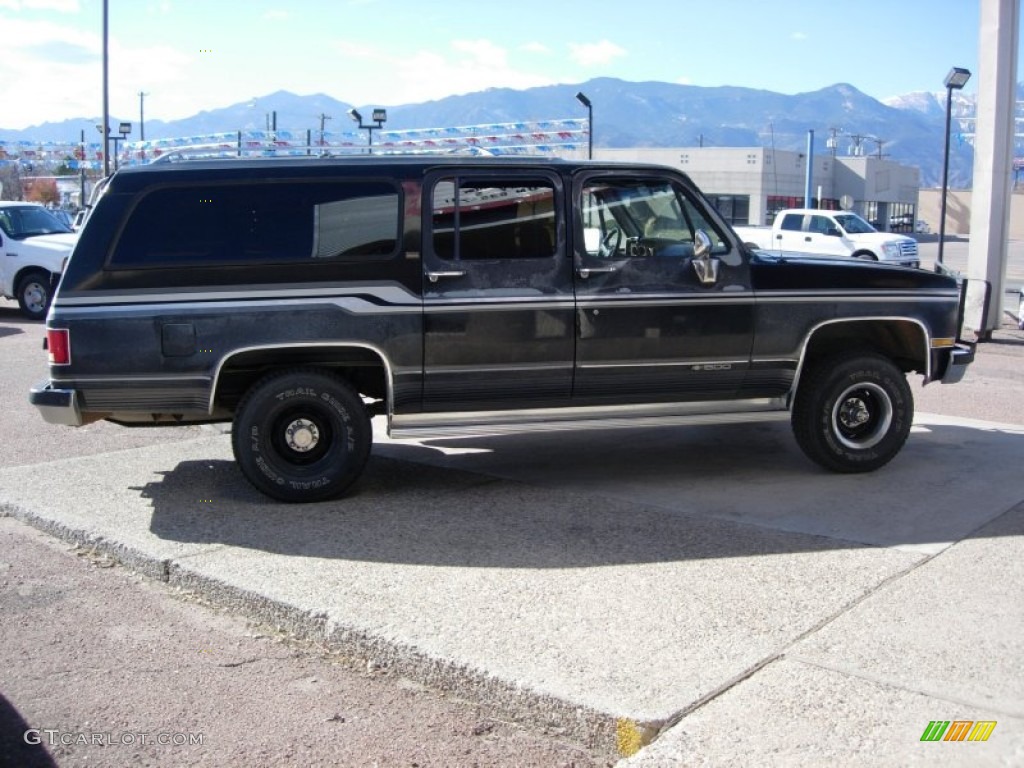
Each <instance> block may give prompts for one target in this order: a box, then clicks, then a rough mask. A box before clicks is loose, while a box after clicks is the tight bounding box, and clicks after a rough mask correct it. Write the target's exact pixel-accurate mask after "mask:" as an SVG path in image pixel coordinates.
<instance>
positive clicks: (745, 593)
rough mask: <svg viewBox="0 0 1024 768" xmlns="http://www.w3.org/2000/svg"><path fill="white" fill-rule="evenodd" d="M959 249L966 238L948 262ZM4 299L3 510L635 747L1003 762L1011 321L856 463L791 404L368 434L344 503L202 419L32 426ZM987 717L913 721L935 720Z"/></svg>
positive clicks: (540, 719)
mask: <svg viewBox="0 0 1024 768" xmlns="http://www.w3.org/2000/svg"><path fill="white" fill-rule="evenodd" d="M954 258H958V257H954ZM11 306H12V305H10V304H8V305H7V308H6V311H5V307H3V306H0V359H3V360H4V365H3V373H2V376H0V429H2V430H3V432H4V434H5V435H6V436H7V440H5V441H4V444H3V445H2V446H0V457H2V462H0V467H2V468H0V514H8V515H11V516H14V517H16V518H18V519H20V520H23V521H26V522H28V523H30V524H31V525H33V526H36V527H38V528H40V529H42V530H44V531H47V532H48V533H51V534H53V535H56V536H58V537H61V538H63V539H67V540H74V541H80V542H88V543H90V544H91V545H92V546H93V547H94V548H95V549H97V550H98V551H102V552H104V553H107V554H110V555H113V556H115V557H117V558H118V559H119V560H121V561H122V562H124V563H126V564H127V565H128V566H129V567H130V568H133V569H136V570H137V571H139V572H140V573H143V574H145V575H146V576H148V577H151V578H153V579H157V580H162V581H166V582H167V583H169V584H171V585H173V586H177V587H181V588H182V589H185V590H190V591H194V592H197V593H199V594H201V595H202V596H203V597H204V599H206V600H208V601H210V602H212V603H214V604H217V605H221V606H225V607H228V608H230V609H232V610H234V611H237V612H239V613H242V614H244V615H251V616H255V617H257V618H259V619H261V620H264V621H267V622H271V623H273V624H276V625H280V626H283V627H286V628H288V629H290V630H292V631H294V632H296V633H299V634H301V635H303V636H304V637H307V638H309V639H312V640H315V641H317V642H319V643H322V644H323V645H325V646H327V647H330V648H332V649H334V650H336V651H338V652H340V653H344V654H347V655H349V656H354V657H358V658H365V659H368V660H372V662H373V663H374V664H377V665H380V667H381V668H384V669H388V670H391V671H392V672H393V673H394V674H396V675H400V676H402V677H403V678H407V679H412V680H416V681H418V682H420V683H422V684H424V685H427V686H433V687H437V688H439V689H443V690H446V691H451V692H454V693H456V694H457V695H460V696H463V697H465V698H468V699H476V700H487V701H489V702H491V703H493V704H495V705H496V706H499V707H500V708H501V709H502V710H503V711H505V712H507V713H508V714H509V716H510V717H514V718H516V719H518V720H520V721H522V722H534V723H544V724H546V725H549V726H550V725H552V724H555V725H557V727H558V728H559V729H561V732H562V733H564V734H566V736H567V737H570V738H572V739H575V740H577V741H578V742H579V743H581V744H584V745H586V746H588V747H589V748H592V749H594V750H597V751H598V752H599V753H604V754H608V755H613V754H615V753H616V752H619V753H620V754H629V753H632V752H633V751H635V749H636V748H637V747H639V746H642V745H643V744H644V743H646V742H648V741H652V740H653V743H652V744H650V746H646V747H645V748H643V749H641V750H640V751H639V753H637V754H635V755H634V756H633V757H629V758H628V759H626V760H625V761H624V763H623V765H626V766H631V767H632V766H662V765H665V766H669V765H680V764H685V765H724V764H737V765H749V764H765V765H767V764H776V765H777V764H786V765H789V764H803V765H820V764H823V763H825V762H826V761H829V762H834V763H838V764H842V765H895V764H899V765H926V764H927V765H935V764H940V765H941V764H948V765H967V764H970V765H1019V764H1024V602H1022V601H1021V600H1020V595H1019V592H1020V587H1019V585H1020V584H1021V582H1022V578H1024V473H1022V472H1021V467H1022V466H1024V386H1022V385H1021V381H1022V374H1024V333H1022V332H1018V331H1016V330H1013V329H1012V328H1011V327H1010V326H1009V324H1007V326H1006V327H1005V328H1004V329H1003V330H1001V331H999V332H997V333H996V334H995V337H994V340H993V342H992V343H990V344H986V345H984V346H983V347H982V351H981V353H980V355H979V359H978V361H977V363H976V364H975V365H974V366H973V367H972V370H971V371H970V373H969V374H968V379H967V381H966V382H964V383H962V384H960V385H957V386H955V387H941V386H940V385H932V386H929V387H926V388H924V389H923V390H922V389H921V388H920V387H915V396H916V398H917V409H918V416H917V418H916V420H915V427H914V429H913V432H912V434H911V438H910V441H909V442H908V445H907V446H906V448H905V449H904V451H903V453H902V454H901V455H900V456H899V457H898V458H897V460H896V461H894V462H893V463H892V464H891V465H889V466H888V467H886V468H884V469H882V470H880V471H879V472H877V473H874V474H871V475H867V476H856V477H848V476H838V475H832V474H827V473H825V472H823V471H820V470H818V469H817V468H815V467H814V466H812V465H811V464H809V463H808V462H807V461H806V459H804V458H803V456H802V454H800V452H799V450H798V449H797V447H796V445H795V443H794V442H793V440H792V436H791V435H790V432H789V428H788V425H787V424H785V423H775V424H759V425H756V426H726V427H700V428H687V429H662V430H648V431H632V430H625V431H609V432H588V433H575V434H572V433H564V434H556V435H547V436H544V437H542V438H538V437H533V436H514V437H503V438H487V437H484V438H473V439H461V440H445V441H433V442H425V443H420V442H411V441H389V440H387V439H386V438H384V437H383V436H380V438H379V440H378V442H377V444H376V445H375V447H374V453H373V457H372V459H371V462H370V464H369V467H368V470H367V472H366V475H365V477H364V478H363V479H362V481H361V482H360V483H359V485H358V488H357V490H356V492H355V493H354V494H353V495H351V496H350V497H349V498H346V499H344V500H341V501H337V502H332V503H328V504H320V505H311V506H307V507H288V506H284V505H279V504H275V503H272V502H270V501H269V500H267V499H266V498H264V497H262V496H260V495H259V494H258V493H257V492H256V491H254V490H252V489H251V488H250V487H249V486H248V484H247V483H246V482H245V480H244V479H243V478H242V476H241V474H240V473H239V472H238V470H237V469H236V468H235V466H234V464H233V462H232V460H231V449H230V445H229V443H228V439H227V437H226V436H225V435H224V434H221V433H220V432H219V431H218V430H215V429H211V428H195V427H189V428H182V429H170V430H126V429H123V428H119V427H116V426H113V425H108V424H96V425H92V426H90V427H86V428H82V429H79V430H68V429H62V428H59V427H52V426H50V425H46V424H44V423H43V422H42V421H41V419H39V418H38V417H37V416H35V414H34V412H32V410H31V408H30V407H29V406H28V404H27V402H26V392H27V388H28V385H29V384H31V383H33V382H34V381H35V380H36V379H39V378H42V377H43V376H44V375H45V366H44V358H43V355H42V353H41V352H38V345H39V342H40V340H41V338H42V327H41V326H40V325H38V324H33V323H29V322H23V321H21V320H20V319H18V318H17V316H16V314H15V313H14V312H13V310H12V309H10V307H11ZM936 720H939V721H947V720H948V721H968V720H969V721H975V722H978V721H983V722H992V721H994V722H996V726H995V728H994V730H993V731H992V732H991V735H990V737H989V739H988V740H987V741H985V742H973V743H966V742H965V743H948V742H947V743H942V742H939V743H930V742H922V741H921V736H922V734H923V732H924V731H925V730H926V728H927V727H928V725H929V723H930V722H932V721H936Z"/></svg>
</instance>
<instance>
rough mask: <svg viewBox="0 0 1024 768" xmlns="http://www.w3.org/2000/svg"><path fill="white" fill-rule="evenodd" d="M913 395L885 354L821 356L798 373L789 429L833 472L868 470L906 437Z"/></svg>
mask: <svg viewBox="0 0 1024 768" xmlns="http://www.w3.org/2000/svg"><path fill="white" fill-rule="evenodd" d="M913 419H914V400H913V394H912V393H911V391H910V386H909V385H908V384H907V377H906V375H905V374H904V373H903V372H902V371H901V370H900V369H899V368H897V367H896V366H895V365H893V364H892V362H890V361H889V360H888V359H887V358H884V357H882V356H881V355H875V354H859V355H857V356H853V357H851V356H850V355H848V354H845V355H837V356H834V357H830V358H825V359H823V360H821V361H819V362H817V363H815V364H814V365H812V366H811V368H810V369H809V370H808V371H807V372H806V373H805V374H804V375H803V377H802V379H801V382H800V389H799V390H798V391H797V395H796V401H795V403H794V405H793V416H792V423H793V434H794V435H795V436H796V441H797V443H798V444H799V445H800V448H801V449H802V450H803V452H804V453H805V454H806V455H807V457H808V458H810V459H811V460H812V461H815V462H817V463H818V464H820V465H821V466H823V467H825V468H826V469H830V470H832V471H834V472H847V473H849V472H871V471H873V470H876V469H878V468H879V467H881V466H884V465H885V464H888V463H889V462H890V461H891V460H892V459H893V457H894V456H896V454H897V453H899V452H900V449H901V448H902V447H903V444H904V443H905V442H906V441H907V436H908V435H909V434H910V425H911V422H912V421H913Z"/></svg>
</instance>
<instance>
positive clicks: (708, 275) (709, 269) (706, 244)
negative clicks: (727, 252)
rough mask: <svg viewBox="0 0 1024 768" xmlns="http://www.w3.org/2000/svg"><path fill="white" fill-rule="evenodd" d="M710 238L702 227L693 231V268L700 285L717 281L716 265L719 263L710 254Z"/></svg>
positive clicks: (712, 283)
mask: <svg viewBox="0 0 1024 768" xmlns="http://www.w3.org/2000/svg"><path fill="white" fill-rule="evenodd" d="M711 248H712V243H711V238H710V237H709V236H708V233H707V232H705V231H704V230H703V229H698V230H697V231H696V232H694V233H693V270H694V272H696V273H697V279H698V280H700V284H701V285H714V284H715V283H717V282H718V265H719V264H720V263H721V262H720V261H719V260H718V259H716V258H714V257H712V255H711Z"/></svg>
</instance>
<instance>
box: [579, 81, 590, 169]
mask: <svg viewBox="0 0 1024 768" xmlns="http://www.w3.org/2000/svg"><path fill="white" fill-rule="evenodd" d="M576 101H578V102H579V103H580V104H582V105H583V106H584V107H586V108H587V159H588V160H593V159H594V105H593V104H592V103H591V101H590V99H588V98H587V96H586V94H584V93H583V91H578V92H577V93H576Z"/></svg>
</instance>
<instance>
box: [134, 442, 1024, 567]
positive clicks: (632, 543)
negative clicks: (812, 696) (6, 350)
mask: <svg viewBox="0 0 1024 768" xmlns="http://www.w3.org/2000/svg"><path fill="white" fill-rule="evenodd" d="M1022 432H1024V430H1022ZM789 439H790V438H789V432H788V427H786V426H784V425H771V426H767V427H758V428H751V427H750V426H749V425H746V426H735V427H726V428H698V429H688V430H675V429H667V430H653V431H652V430H646V431H644V432H639V431H638V432H633V431H615V432H599V433H586V434H582V433H572V434H569V433H565V434H561V435H548V436H545V437H543V438H539V437H536V436H518V437H516V436H512V437H501V438H495V437H483V438H474V439H461V440H457V441H445V443H444V446H445V448H446V449H447V450H448V451H449V452H450V451H453V450H469V451H471V452H469V453H454V454H452V453H448V454H443V453H439V452H438V451H437V450H435V449H434V448H431V447H427V446H423V445H409V444H397V443H390V444H384V445H381V446H378V447H377V448H375V453H374V455H373V456H372V457H371V459H370V461H369V464H368V466H367V469H366V472H365V474H364V476H363V477H362V479H361V480H360V481H359V483H358V484H357V486H356V487H355V488H354V489H353V490H352V491H351V492H350V494H349V495H348V496H347V497H345V498H342V499H339V500H337V501H332V502H325V503H321V504H308V505H285V504H279V503H275V502H273V501H271V500H269V499H267V498H265V497H264V496H262V495H261V494H259V493H258V492H257V491H255V490H254V489H252V488H251V487H250V486H249V485H248V484H247V483H246V482H245V480H244V479H243V478H242V476H241V473H240V472H239V471H238V470H237V468H236V467H235V466H234V465H233V464H232V463H231V462H229V461H201V460H197V461H184V462H181V463H180V464H178V465H177V466H176V467H175V468H174V469H173V470H170V471H168V472H166V473H163V476H162V478H161V479H160V480H159V481H155V482H152V483H148V484H146V486H145V487H143V488H137V489H134V490H138V491H139V492H140V493H141V494H142V496H143V498H145V499H147V500H148V501H149V503H150V504H151V506H152V517H151V520H150V531H151V532H152V533H153V534H155V535H156V536H158V537H160V538H161V539H165V540H169V541H176V542H187V543H209V544H221V545H230V546H235V547H240V548H244V549H250V550H256V551H265V552H273V553H278V554H285V555H294V556H301V557H315V558H330V559H346V560H356V561H368V562H389V563H405V564H429V565H452V566H470V567H506V568H566V567H569V568H575V567H591V566H599V565H614V564H628V563H647V562H674V561H680V560H691V559H706V558H724V557H744V556H751V555H766V554H774V553H791V552H799V551H822V550H834V549H844V548H858V547H863V546H873V547H877V546H905V545H913V546H919V545H924V546H925V547H926V548H927V546H929V545H934V546H936V547H938V549H941V548H944V547H945V546H947V545H948V543H949V542H952V541H957V540H960V539H962V538H965V537H967V536H969V535H971V533H973V532H975V531H977V530H978V529H979V528H981V527H982V526H984V525H985V524H987V523H988V522H990V521H991V520H993V519H995V518H997V517H998V516H999V515H1001V514H1002V513H1003V512H1005V511H1006V510H1007V509H1009V508H1011V507H1012V506H1014V505H1015V504H1016V503H1018V502H1020V501H1021V500H1024V482H1022V481H1021V480H1020V474H1019V472H1020V469H1019V468H1020V466H1021V463H1022V460H1024V434H1016V433H1012V432H1006V431H999V430H984V429H971V428H965V427H960V426H942V425H938V426H928V427H927V428H925V429H923V430H917V431H915V433H914V434H912V435H911V442H912V445H910V446H908V448H907V449H906V450H905V451H904V453H903V454H902V455H901V456H900V457H898V458H897V460H896V461H894V462H893V464H891V465H890V466H889V467H886V468H883V469H882V470H880V471H878V472H875V473H873V474H870V475H835V474H832V473H827V472H824V471H822V470H819V469H817V468H816V467H814V466H813V465H811V464H810V463H809V462H807V461H806V460H805V459H804V458H803V457H802V455H800V454H799V452H798V451H797V449H796V448H795V447H793V446H790V445H789ZM783 446H785V447H783ZM995 456H999V457H1000V460H999V461H995V462H994V461H992V458H993V457H995ZM966 467H969V468H970V471H969V472H966V471H964V468H966ZM936 551H937V550H936Z"/></svg>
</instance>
